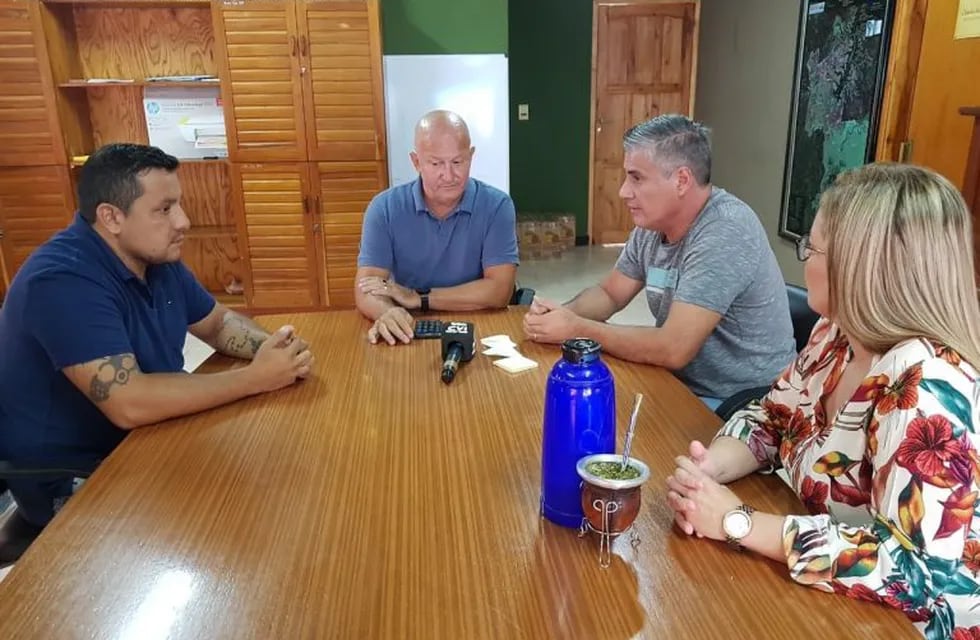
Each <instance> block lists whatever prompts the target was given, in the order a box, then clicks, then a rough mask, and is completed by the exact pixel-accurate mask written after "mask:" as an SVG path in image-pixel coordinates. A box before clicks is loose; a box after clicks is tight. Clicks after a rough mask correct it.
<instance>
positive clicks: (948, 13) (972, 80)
mask: <svg viewBox="0 0 980 640" xmlns="http://www.w3.org/2000/svg"><path fill="white" fill-rule="evenodd" d="M957 5H958V3H956V2H936V1H935V0H933V1H932V2H929V3H928V7H927V9H926V13H925V21H924V25H923V28H922V34H921V52H920V54H919V59H918V67H917V70H916V73H915V81H914V85H913V88H912V89H911V101H910V103H909V110H910V113H909V117H908V133H907V136H906V140H907V143H908V144H910V147H908V151H906V153H905V154H904V157H903V158H901V159H904V160H906V161H909V162H913V163H915V164H920V165H924V166H927V167H930V168H932V169H935V170H936V171H938V172H939V173H941V174H943V175H944V176H946V177H947V178H949V179H950V180H951V181H952V182H953V184H955V185H957V186H958V187H960V188H962V187H963V179H964V176H965V172H966V160H967V155H968V154H969V150H970V137H971V134H972V131H973V119H972V118H968V117H966V116H963V115H961V114H960V113H959V110H960V108H962V107H972V106H976V105H980V80H978V77H980V38H965V39H961V40H956V39H954V38H953V33H954V31H955V28H956V12H957ZM893 51H894V49H893ZM899 98H900V96H896V97H895V99H896V100H897V99H899ZM896 159H898V158H896Z"/></svg>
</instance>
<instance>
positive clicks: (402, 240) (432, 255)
mask: <svg viewBox="0 0 980 640" xmlns="http://www.w3.org/2000/svg"><path fill="white" fill-rule="evenodd" d="M517 262H518V260H517V220H516V213H515V211H514V201H513V200H511V198H510V196H508V195H507V194H506V193H504V192H503V191H501V190H500V189H497V188H495V187H491V186H490V185H488V184H486V183H485V182H481V181H479V180H476V179H474V178H469V180H468V181H467V183H466V189H465V190H464V191H463V197H462V198H460V202H459V205H458V206H457V207H456V210H455V211H453V212H452V213H451V214H449V216H447V217H446V218H444V219H442V220H440V219H438V218H436V217H435V216H433V215H432V213H431V212H429V210H428V207H426V205H425V198H424V197H423V195H422V180H421V179H420V178H417V179H415V180H414V181H412V182H408V183H405V184H401V185H398V186H396V187H392V188H390V189H388V190H386V191H383V192H381V193H379V194H378V195H377V196H375V197H374V199H373V200H372V201H371V204H370V205H368V208H367V211H365V213H364V223H363V229H362V231H361V251H360V255H358V257H357V266H359V267H377V268H379V269H385V270H387V271H388V272H389V273H391V275H392V277H393V278H394V279H395V282H397V283H399V284H401V285H404V286H406V287H408V288H410V289H432V288H436V287H455V286H456V285H460V284H465V283H467V282H473V281H474V280H479V279H480V278H482V277H483V270H484V269H486V268H488V267H494V266H497V265H501V264H517Z"/></svg>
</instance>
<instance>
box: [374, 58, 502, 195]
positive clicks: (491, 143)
mask: <svg viewBox="0 0 980 640" xmlns="http://www.w3.org/2000/svg"><path fill="white" fill-rule="evenodd" d="M384 67H385V72H384V75H385V104H386V109H385V118H386V120H387V125H388V174H389V175H388V177H389V180H390V182H391V185H392V186H394V185H396V184H401V183H403V182H408V181H410V180H414V179H415V176H416V175H417V174H416V172H415V168H414V167H413V166H412V163H411V161H410V160H409V157H408V154H409V152H410V151H412V149H413V148H414V139H413V138H414V132H415V123H416V122H418V119H419V118H420V117H421V116H423V115H424V114H425V113H426V112H428V111H431V110H433V109H449V110H450V111H455V112H456V113H458V114H459V115H460V116H461V117H462V118H463V120H465V121H466V124H467V125H468V126H469V129H470V136H471V138H472V139H473V146H474V147H476V155H475V156H474V157H473V166H472V169H471V171H470V175H472V176H473V177H474V178H478V179H480V180H483V181H484V182H486V183H488V184H491V185H493V186H495V187H497V188H498V189H502V190H503V191H506V192H509V190H510V120H509V117H510V114H509V111H508V86H509V83H508V78H507V56H505V55H504V54H502V53H501V54H454V55H397V56H385V57H384Z"/></svg>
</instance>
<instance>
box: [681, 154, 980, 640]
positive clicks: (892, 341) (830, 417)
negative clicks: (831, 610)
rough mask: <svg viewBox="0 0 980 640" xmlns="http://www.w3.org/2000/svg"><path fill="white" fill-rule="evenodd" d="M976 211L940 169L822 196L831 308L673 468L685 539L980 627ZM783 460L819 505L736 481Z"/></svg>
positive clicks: (890, 170) (802, 247) (820, 233)
mask: <svg viewBox="0 0 980 640" xmlns="http://www.w3.org/2000/svg"><path fill="white" fill-rule="evenodd" d="M972 238H973V235H972V232H971V225H970V216H969V212H968V211H967V209H966V206H965V204H964V202H963V200H962V198H961V197H960V195H959V193H958V192H957V191H956V189H955V188H954V187H953V185H951V184H950V183H949V181H947V180H946V179H944V178H942V177H941V176H939V175H937V174H935V173H933V172H932V171H929V170H926V169H922V168H918V167H913V166H908V165H891V164H875V165H868V166H865V167H862V168H860V169H858V170H856V171H853V172H850V173H848V174H845V175H842V176H840V177H839V178H838V180H837V181H836V183H835V184H834V185H833V186H832V187H831V188H830V189H829V190H828V191H827V192H826V193H825V194H824V195H823V198H822V200H821V203H820V211H819V213H818V214H817V218H816V220H815V221H814V223H813V229H812V235H811V236H810V237H806V236H805V237H803V238H801V239H800V242H799V244H798V247H797V252H798V257H799V258H800V260H803V261H805V262H806V271H805V274H806V284H807V289H808V290H809V303H810V306H811V307H813V309H814V310H815V311H817V312H819V313H820V315H821V316H823V318H822V319H821V320H820V321H819V322H818V323H817V325H816V326H815V327H814V329H813V333H812V335H811V337H810V342H809V344H808V345H807V347H806V348H805V349H804V350H803V351H802V352H801V353H800V355H799V357H798V359H797V360H796V362H795V363H793V364H792V365H790V367H789V368H788V369H787V370H786V371H785V372H784V373H783V374H782V376H781V377H780V378H779V380H777V381H776V383H775V384H774V385H773V387H772V389H771V390H770V392H769V393H768V395H767V396H766V397H765V398H764V399H763V400H762V402H761V403H760V404H758V405H754V406H752V407H750V408H748V409H746V410H744V411H741V412H739V413H737V414H736V415H734V416H733V417H732V418H731V419H730V420H729V421H728V422H727V423H726V424H725V425H724V427H722V429H721V431H720V432H719V433H718V435H717V436H716V437H715V439H714V441H713V442H712V443H711V446H710V447H708V448H707V449H706V448H705V447H704V446H703V445H702V444H701V443H700V442H692V443H691V446H690V450H689V452H688V455H686V456H680V457H678V458H677V469H676V470H675V471H674V473H673V474H672V475H671V476H670V477H669V478H668V479H667V486H668V491H667V502H668V504H669V505H670V507H671V508H672V509H673V510H674V512H675V520H676V523H677V525H678V527H679V528H680V529H681V530H682V531H683V532H684V533H686V534H688V535H692V534H696V535H698V536H699V537H707V538H712V539H715V540H727V541H728V542H729V543H730V544H732V545H733V546H737V547H740V548H745V549H748V550H751V551H754V552H756V553H760V554H763V555H765V556H767V557H769V558H772V559H774V560H778V561H781V562H785V563H786V564H787V565H788V567H789V572H790V575H791V577H792V578H793V579H794V580H796V581H797V582H800V583H802V584H805V585H812V586H814V587H817V588H819V589H823V590H825V591H833V592H836V593H840V594H844V595H848V596H851V597H854V598H858V599H861V600H870V601H874V602H880V603H884V604H887V605H890V606H893V607H897V608H899V609H901V610H902V611H903V612H905V614H906V615H907V616H908V617H909V618H910V619H911V620H912V621H913V622H914V623H915V625H916V626H917V627H918V628H919V629H920V631H922V632H923V633H924V635H925V636H926V637H929V638H954V639H957V640H959V639H962V638H980V578H978V575H977V574H978V572H980V516H978V512H977V508H978V499H977V496H978V481H980V453H978V449H980V436H978V435H977V433H976V429H977V428H978V425H980V409H978V405H980V386H978V382H977V380H978V378H980V373H978V371H977V369H978V367H980V310H978V305H977V294H976V289H975V283H974V273H973V249H972V246H971V243H972ZM778 466H782V467H783V468H785V470H786V471H787V473H788V475H789V479H790V482H791V484H792V486H793V488H794V489H795V490H796V492H797V494H798V495H799V496H800V499H801V500H802V501H803V503H804V505H805V506H806V508H807V510H808V511H809V512H810V515H806V516H795V515H789V516H788V515H785V514H769V513H760V512H758V511H754V510H753V509H752V507H751V506H750V505H744V504H742V501H741V500H739V498H738V496H737V495H736V494H735V493H734V492H732V491H731V490H730V489H728V488H727V487H725V486H724V484H723V483H726V482H731V481H732V480H735V479H737V478H740V477H742V476H745V475H747V474H749V473H752V472H754V471H756V470H760V469H770V468H774V467H778Z"/></svg>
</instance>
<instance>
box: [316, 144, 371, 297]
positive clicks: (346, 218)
mask: <svg viewBox="0 0 980 640" xmlns="http://www.w3.org/2000/svg"><path fill="white" fill-rule="evenodd" d="M311 166H312V172H313V175H312V176H311V178H312V180H313V183H314V184H313V189H314V203H315V204H314V210H315V211H316V212H317V214H318V220H317V222H318V223H319V227H318V228H317V229H316V231H317V232H318V234H319V242H320V256H321V263H320V270H321V274H322V275H321V277H320V280H321V283H322V286H323V301H324V304H326V305H329V306H330V307H333V308H340V307H353V306H354V272H355V271H356V270H357V253H358V251H359V249H360V243H361V223H362V221H363V219H364V210H365V209H367V206H368V203H370V202H371V198H373V197H374V196H375V195H376V194H377V193H378V192H379V191H381V190H382V189H385V188H387V186H388V171H387V168H386V166H385V163H384V162H376V161H368V162H320V163H317V164H315V165H311Z"/></svg>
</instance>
